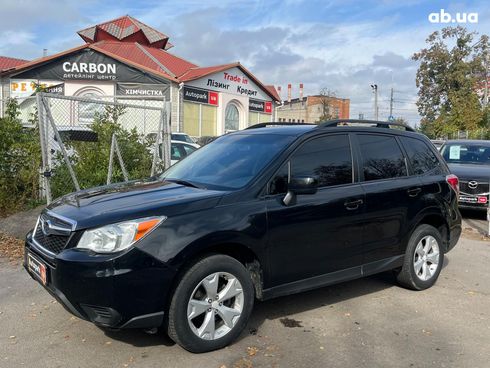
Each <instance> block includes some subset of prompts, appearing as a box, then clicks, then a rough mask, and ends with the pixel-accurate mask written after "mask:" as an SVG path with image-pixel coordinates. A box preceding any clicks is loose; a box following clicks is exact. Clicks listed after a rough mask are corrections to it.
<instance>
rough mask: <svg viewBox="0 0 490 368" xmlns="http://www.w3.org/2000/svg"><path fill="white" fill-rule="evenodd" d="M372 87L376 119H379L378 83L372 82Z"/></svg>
mask: <svg viewBox="0 0 490 368" xmlns="http://www.w3.org/2000/svg"><path fill="white" fill-rule="evenodd" d="M371 88H372V89H373V92H374V120H378V111H379V109H378V85H377V84H371Z"/></svg>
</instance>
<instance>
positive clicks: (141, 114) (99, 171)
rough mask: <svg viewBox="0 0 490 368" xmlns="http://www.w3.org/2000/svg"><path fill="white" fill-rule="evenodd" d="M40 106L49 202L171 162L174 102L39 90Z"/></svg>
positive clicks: (146, 174) (44, 181)
mask: <svg viewBox="0 0 490 368" xmlns="http://www.w3.org/2000/svg"><path fill="white" fill-rule="evenodd" d="M36 106H37V115H38V123H39V126H38V128H39V137H40V141H41V153H42V162H43V167H42V178H43V179H42V190H43V192H44V195H45V197H46V200H47V203H50V202H51V201H52V199H53V198H57V197H59V196H62V195H65V194H67V193H70V192H73V191H79V190H84V189H88V188H93V187H97V186H100V185H106V184H110V183H115V182H121V181H129V180H140V179H145V178H148V177H151V176H154V175H156V174H158V173H159V172H162V171H164V170H165V169H166V168H168V167H169V166H170V114H169V113H167V112H170V111H171V109H170V102H166V101H162V100H159V101H152V103H151V104H150V103H148V101H142V100H125V101H124V102H122V101H120V100H119V101H118V100H115V99H111V100H108V99H107V98H104V97H101V98H85V97H69V96H60V95H54V94H48V93H38V94H37V104H36Z"/></svg>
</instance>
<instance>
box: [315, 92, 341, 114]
mask: <svg viewBox="0 0 490 368" xmlns="http://www.w3.org/2000/svg"><path fill="white" fill-rule="evenodd" d="M318 97H319V101H320V109H321V112H322V114H321V115H320V118H319V119H318V121H317V123H319V122H322V121H326V120H331V119H334V118H337V116H336V115H335V114H334V112H333V111H332V110H333V109H332V99H334V98H335V92H333V91H332V90H330V89H328V88H322V89H321V90H320V94H319V95H318Z"/></svg>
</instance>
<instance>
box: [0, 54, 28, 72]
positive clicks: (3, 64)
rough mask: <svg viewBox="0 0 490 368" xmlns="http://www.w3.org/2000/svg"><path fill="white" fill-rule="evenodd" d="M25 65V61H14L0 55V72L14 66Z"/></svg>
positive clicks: (14, 59)
mask: <svg viewBox="0 0 490 368" xmlns="http://www.w3.org/2000/svg"><path fill="white" fill-rule="evenodd" d="M25 63H27V60H23V59H16V58H11V57H7V56H1V55H0V72H1V71H4V70H9V69H12V68H15V67H16V66H19V65H22V64H25Z"/></svg>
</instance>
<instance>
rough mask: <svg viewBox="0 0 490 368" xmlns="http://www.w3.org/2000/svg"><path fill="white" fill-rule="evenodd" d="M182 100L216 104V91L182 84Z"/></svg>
mask: <svg viewBox="0 0 490 368" xmlns="http://www.w3.org/2000/svg"><path fill="white" fill-rule="evenodd" d="M184 100H187V101H192V102H199V103H204V104H209V105H214V106H218V92H216V91H208V90H205V89H200V88H193V87H187V86H184Z"/></svg>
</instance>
